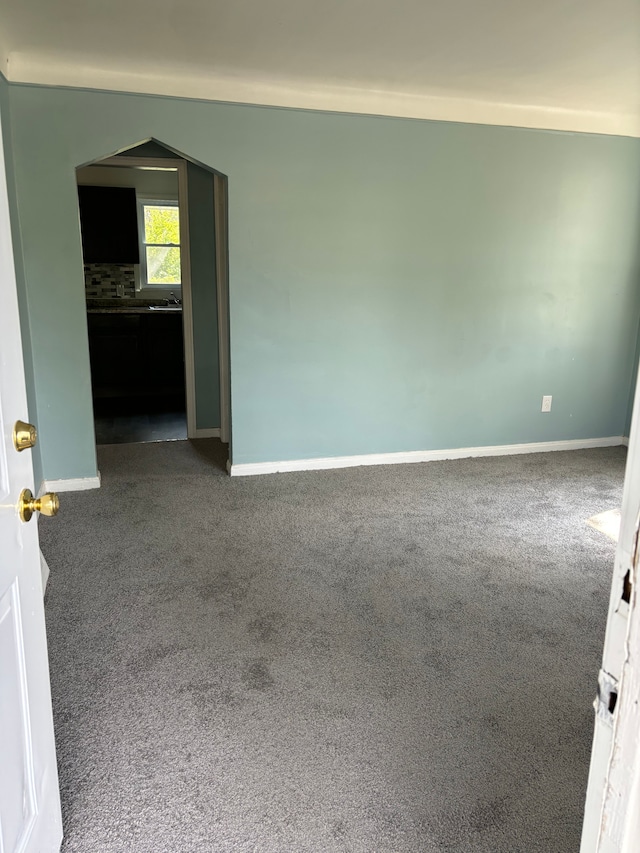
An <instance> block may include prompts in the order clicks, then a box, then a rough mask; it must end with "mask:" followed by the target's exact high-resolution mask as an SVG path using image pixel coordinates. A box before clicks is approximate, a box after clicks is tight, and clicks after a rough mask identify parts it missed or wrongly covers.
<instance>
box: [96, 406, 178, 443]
mask: <svg viewBox="0 0 640 853" xmlns="http://www.w3.org/2000/svg"><path fill="white" fill-rule="evenodd" d="M95 427H96V444H137V443H140V442H144V441H178V440H181V439H182V440H184V439H186V437H187V416H186V414H185V412H153V413H151V414H135V415H98V416H96V419H95Z"/></svg>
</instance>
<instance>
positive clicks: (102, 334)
mask: <svg viewBox="0 0 640 853" xmlns="http://www.w3.org/2000/svg"><path fill="white" fill-rule="evenodd" d="M87 319H88V329H89V353H90V356H91V382H92V386H93V400H94V409H95V410H96V413H97V414H107V413H110V412H112V413H121V414H129V413H131V414H134V413H135V414H140V413H144V412H148V411H180V410H183V409H184V394H185V381H184V345H183V335H182V314H181V313H175V314H163V313H161V312H157V313H154V312H148V313H144V314H142V313H141V314H126V313H122V314H118V313H110V314H91V313H89V314H88V315H87Z"/></svg>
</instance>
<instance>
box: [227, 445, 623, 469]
mask: <svg viewBox="0 0 640 853" xmlns="http://www.w3.org/2000/svg"><path fill="white" fill-rule="evenodd" d="M622 443H623V438H622V436H621V435H614V436H609V437H608V438H578V439H571V440H569V441H538V442H531V443H530V444H496V445H490V446H487V447H457V448H455V449H453V450H410V451H407V452H401V453H370V454H366V455H363V456H326V457H319V458H316V459H286V460H284V461H281V462H244V463H240V464H238V465H235V464H234V465H231V468H230V470H229V473H230V474H231V476H232V477H247V476H252V475H255V474H279V473H284V472H287V471H321V470H327V469H329V468H355V467H357V466H359V465H401V464H408V463H412V462H440V461H443V460H445V459H466V458H468V457H472V456H513V455H517V454H521V453H548V452H550V451H552V450H584V449H587V448H591V447H617V446H619V445H620V444H622Z"/></svg>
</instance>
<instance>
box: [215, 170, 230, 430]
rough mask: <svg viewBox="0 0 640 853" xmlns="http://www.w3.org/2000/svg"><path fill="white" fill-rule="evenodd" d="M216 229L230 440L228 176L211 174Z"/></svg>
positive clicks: (223, 395) (223, 423)
mask: <svg viewBox="0 0 640 853" xmlns="http://www.w3.org/2000/svg"><path fill="white" fill-rule="evenodd" d="M213 203H214V222H215V230H216V289H217V291H218V362H219V365H220V440H221V441H223V442H224V443H225V444H228V443H229V441H230V439H231V387H230V386H231V374H230V369H229V236H228V218H227V179H226V178H225V177H223V176H222V175H220V174H218V173H217V172H214V173H213Z"/></svg>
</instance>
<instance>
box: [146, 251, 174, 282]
mask: <svg viewBox="0 0 640 853" xmlns="http://www.w3.org/2000/svg"><path fill="white" fill-rule="evenodd" d="M146 249H147V282H148V283H149V284H180V249H179V248H178V247H177V246H175V247H174V246H147V247H146Z"/></svg>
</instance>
